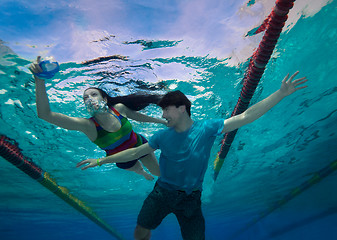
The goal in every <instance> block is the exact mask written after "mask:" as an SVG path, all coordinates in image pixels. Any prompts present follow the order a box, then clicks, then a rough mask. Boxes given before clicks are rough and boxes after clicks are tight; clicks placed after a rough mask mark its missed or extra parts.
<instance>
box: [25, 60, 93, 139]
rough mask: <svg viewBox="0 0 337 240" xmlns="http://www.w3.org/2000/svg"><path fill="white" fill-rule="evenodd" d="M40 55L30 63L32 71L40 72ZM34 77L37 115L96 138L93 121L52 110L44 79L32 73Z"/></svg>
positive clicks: (57, 124)
mask: <svg viewBox="0 0 337 240" xmlns="http://www.w3.org/2000/svg"><path fill="white" fill-rule="evenodd" d="M40 59H41V58H40V57H38V58H37V62H36V63H33V64H31V65H30V67H29V69H30V71H31V72H32V73H33V74H34V73H38V72H42V69H41V68H40V66H39V64H38V63H39V62H40ZM34 78H35V96H36V108H37V114H38V117H39V118H41V119H43V120H45V121H47V122H49V123H52V124H54V125H56V126H59V127H62V128H65V129H69V130H77V131H81V132H83V133H85V134H86V135H87V136H88V137H89V138H90V139H95V138H96V134H97V133H96V131H94V130H95V128H94V125H93V123H92V122H91V121H90V120H88V119H85V118H78V117H70V116H67V115H64V114H61V113H56V112H52V111H51V110H50V104H49V99H48V96H47V90H46V85H45V81H44V80H43V79H40V78H38V77H37V76H35V75H34Z"/></svg>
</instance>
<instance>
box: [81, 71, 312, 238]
mask: <svg viewBox="0 0 337 240" xmlns="http://www.w3.org/2000/svg"><path fill="white" fill-rule="evenodd" d="M297 74H298V72H296V73H295V74H293V75H292V76H291V77H290V78H289V74H288V75H287V76H286V77H285V78H284V79H283V81H282V85H281V88H280V89H279V90H277V91H276V92H274V93H273V94H272V95H270V96H269V97H267V98H266V99H264V100H262V101H260V102H258V103H257V104H255V105H253V106H252V107H250V108H249V109H247V110H246V111H245V112H244V113H242V114H239V115H236V116H233V117H230V118H228V119H225V120H224V119H217V120H206V121H197V122H194V121H193V120H192V119H191V113H190V108H191V102H190V101H189V100H188V99H187V97H186V96H185V95H184V94H183V93H182V92H180V91H173V92H169V93H167V94H166V95H165V96H164V97H163V98H162V100H161V101H160V102H159V104H158V105H159V106H160V107H161V108H162V109H163V118H165V119H166V120H167V122H168V124H167V126H168V127H169V128H168V129H164V130H161V131H158V132H157V133H155V134H154V135H153V136H152V137H151V138H150V140H149V142H148V143H146V144H144V145H142V146H140V147H137V148H133V149H128V150H125V151H123V152H120V153H117V154H115V155H112V156H108V157H105V158H102V159H98V160H97V159H87V160H84V161H82V162H80V163H78V165H77V167H79V166H82V165H83V164H86V163H89V165H87V166H84V167H83V168H82V169H83V170H84V169H87V168H90V167H95V166H97V165H102V164H105V163H114V162H116V160H117V159H118V161H119V162H121V161H130V160H132V159H137V158H139V157H141V156H144V155H146V154H149V153H151V152H153V151H155V150H156V149H160V150H161V154H160V158H159V165H160V174H161V175H160V177H159V179H158V180H157V182H156V185H155V187H154V189H153V191H152V192H151V193H150V194H149V196H148V197H147V198H146V199H145V201H144V204H143V207H142V209H141V211H140V213H139V215H138V220H137V227H136V229H135V233H134V237H135V239H137V240H143V239H144V240H146V239H150V237H151V230H152V229H155V228H156V227H158V226H159V224H160V223H161V221H162V220H163V219H164V218H165V217H166V216H167V215H168V214H169V213H173V214H175V215H176V217H177V219H178V222H179V225H180V229H181V233H182V236H183V239H185V240H188V239H191V240H199V239H200V240H201V239H205V220H204V217H203V215H202V211H201V201H200V197H201V191H202V183H203V180H204V175H205V172H206V169H207V165H208V159H209V156H210V151H211V148H212V145H213V143H214V140H215V138H216V136H217V135H220V134H224V133H226V132H231V131H233V130H235V129H237V128H240V127H242V126H244V125H246V124H248V123H251V122H253V121H255V120H256V119H258V118H259V117H261V116H262V115H263V114H265V113H266V112H267V111H268V110H270V109H271V108H272V107H274V106H275V105H276V104H277V103H279V102H280V101H281V100H282V99H283V98H284V97H286V96H288V95H290V94H292V93H294V92H295V91H297V90H300V89H303V88H305V87H306V86H303V84H304V83H305V82H306V81H307V79H306V78H305V77H303V78H299V79H296V80H294V78H295V76H296V75H297Z"/></svg>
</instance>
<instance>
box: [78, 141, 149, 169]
mask: <svg viewBox="0 0 337 240" xmlns="http://www.w3.org/2000/svg"><path fill="white" fill-rule="evenodd" d="M154 151H155V149H153V148H152V147H150V145H149V144H148V143H145V144H143V145H141V146H139V147H136V148H129V149H127V150H124V151H122V152H119V153H116V154H113V155H110V156H107V157H104V158H100V159H87V160H83V161H81V162H79V163H78V164H77V165H76V167H81V166H82V165H84V164H87V163H89V164H88V165H86V166H84V167H82V170H85V169H87V168H92V167H96V166H101V165H102V164H106V163H121V162H129V161H132V160H136V159H138V158H141V157H143V156H145V155H147V154H149V153H151V152H154Z"/></svg>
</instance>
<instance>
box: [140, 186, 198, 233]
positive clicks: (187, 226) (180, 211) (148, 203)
mask: <svg viewBox="0 0 337 240" xmlns="http://www.w3.org/2000/svg"><path fill="white" fill-rule="evenodd" d="M200 197H201V191H199V190H198V191H194V192H192V193H191V194H189V195H187V194H186V192H185V191H171V190H167V189H165V188H162V187H160V186H159V185H158V184H157V183H156V185H155V187H154V189H153V190H152V192H151V193H150V194H149V196H148V197H147V198H146V199H145V201H144V203H143V207H142V209H141V210H140V213H139V215H138V219H137V224H138V225H140V226H141V227H143V228H147V229H150V230H152V229H155V228H157V227H158V226H159V224H160V223H161V222H162V220H163V219H164V218H165V217H166V216H167V215H168V214H170V213H173V214H174V215H175V216H176V217H177V219H178V222H179V225H180V229H181V234H182V236H183V239H184V240H204V239H205V219H204V217H203V215H202V211H201V200H200Z"/></svg>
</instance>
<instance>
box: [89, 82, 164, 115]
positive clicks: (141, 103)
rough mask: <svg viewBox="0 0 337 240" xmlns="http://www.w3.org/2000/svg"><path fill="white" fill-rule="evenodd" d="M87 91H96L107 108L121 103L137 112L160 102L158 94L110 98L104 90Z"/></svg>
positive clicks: (138, 94) (136, 94) (134, 94)
mask: <svg viewBox="0 0 337 240" xmlns="http://www.w3.org/2000/svg"><path fill="white" fill-rule="evenodd" d="M88 89H96V90H98V91H99V92H100V93H101V95H102V97H103V98H107V99H108V106H109V107H111V106H114V105H115V104H117V103H122V104H124V105H125V106H127V107H128V108H130V109H131V110H134V111H139V110H141V109H144V108H145V107H147V106H149V105H150V104H151V103H152V104H158V102H159V101H160V100H161V98H162V95H158V94H145V93H133V94H129V95H126V96H117V97H110V96H109V95H108V94H107V93H106V92H105V91H104V90H102V89H100V88H96V87H90V88H88Z"/></svg>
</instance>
